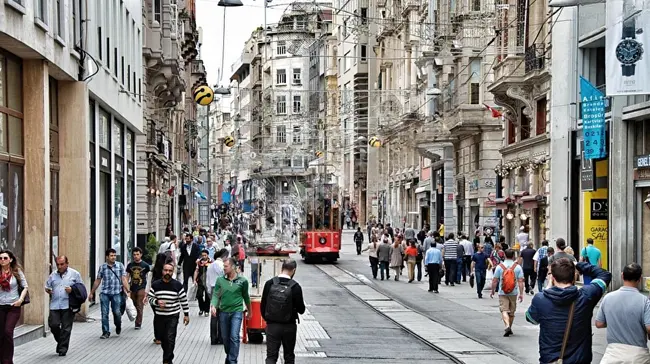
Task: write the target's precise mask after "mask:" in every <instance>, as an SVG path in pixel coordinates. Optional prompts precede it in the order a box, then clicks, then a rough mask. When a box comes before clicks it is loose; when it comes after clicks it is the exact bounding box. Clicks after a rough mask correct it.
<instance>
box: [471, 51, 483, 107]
mask: <svg viewBox="0 0 650 364" xmlns="http://www.w3.org/2000/svg"><path fill="white" fill-rule="evenodd" d="M469 72H470V74H469V81H470V82H469V103H470V104H472V105H478V104H479V103H480V98H481V97H480V94H481V87H480V85H481V59H480V58H473V59H472V60H471V61H470V64H469Z"/></svg>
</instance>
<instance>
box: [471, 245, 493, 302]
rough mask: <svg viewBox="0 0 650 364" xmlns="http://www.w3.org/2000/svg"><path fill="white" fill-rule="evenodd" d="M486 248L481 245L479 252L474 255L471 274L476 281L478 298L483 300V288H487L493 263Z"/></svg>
mask: <svg viewBox="0 0 650 364" xmlns="http://www.w3.org/2000/svg"><path fill="white" fill-rule="evenodd" d="M484 250H485V246H484V245H483V244H479V246H478V251H477V252H476V253H474V255H472V258H471V259H472V264H471V266H470V272H471V273H470V274H471V275H473V276H474V278H475V279H476V293H477V294H478V298H483V288H485V277H486V276H487V270H488V268H489V269H492V261H491V260H490V257H489V256H488V255H487V254H485V251H484Z"/></svg>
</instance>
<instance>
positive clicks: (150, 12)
mask: <svg viewBox="0 0 650 364" xmlns="http://www.w3.org/2000/svg"><path fill="white" fill-rule="evenodd" d="M143 5H144V6H143V10H144V13H143V24H144V26H145V34H144V44H143V47H142V58H143V61H144V64H145V72H146V78H145V83H144V85H143V88H144V89H143V90H141V91H139V93H140V94H141V97H142V98H143V99H144V100H145V101H146V108H145V112H144V119H145V126H144V133H143V134H141V135H138V136H137V146H138V147H137V150H138V164H137V168H138V171H139V172H138V175H139V177H138V183H137V185H138V187H137V188H138V190H137V192H138V193H137V204H138V206H139V208H138V211H139V214H138V217H137V234H138V245H139V246H144V244H146V241H147V239H148V237H149V235H153V236H155V237H156V238H157V239H159V240H160V239H161V238H162V237H163V236H164V232H165V228H166V226H167V224H171V225H172V230H173V231H174V232H176V233H178V232H180V231H181V229H182V225H183V224H189V223H192V222H193V221H194V220H198V201H199V199H200V198H199V197H197V194H196V191H197V188H196V187H197V185H199V189H200V188H201V187H203V186H202V182H203V181H202V180H200V179H199V178H198V177H197V173H198V168H197V167H198V158H199V144H198V140H199V136H200V134H206V133H207V132H206V130H204V129H205V124H204V122H205V121H201V120H198V117H197V105H196V104H195V103H194V100H193V99H192V93H193V90H194V89H195V88H196V87H197V86H199V85H202V84H205V83H206V72H205V68H204V66H203V61H202V60H200V59H198V54H199V49H200V37H199V30H198V29H197V27H196V6H195V2H194V1H193V0H187V1H184V2H177V1H176V0H152V1H147V2H145V3H144V4H143ZM204 119H205V118H204ZM204 139H207V138H204ZM185 185H187V186H188V187H190V188H185V187H184V186H185ZM204 195H205V193H204Z"/></svg>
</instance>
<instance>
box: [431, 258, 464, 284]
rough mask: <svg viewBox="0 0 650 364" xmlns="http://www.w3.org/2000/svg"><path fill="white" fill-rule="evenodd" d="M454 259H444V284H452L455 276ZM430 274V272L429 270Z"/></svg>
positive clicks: (455, 264)
mask: <svg viewBox="0 0 650 364" xmlns="http://www.w3.org/2000/svg"><path fill="white" fill-rule="evenodd" d="M456 266H457V263H456V259H445V271H446V272H445V284H449V283H451V284H454V279H455V278H456ZM429 274H431V272H429Z"/></svg>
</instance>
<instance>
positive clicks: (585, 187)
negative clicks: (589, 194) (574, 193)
mask: <svg viewBox="0 0 650 364" xmlns="http://www.w3.org/2000/svg"><path fill="white" fill-rule="evenodd" d="M580 145H581V146H582V148H581V149H582V152H581V153H580V154H581V158H580V190H581V191H593V190H594V189H595V181H594V180H595V179H596V176H595V174H594V161H592V160H591V159H587V158H585V149H584V141H580Z"/></svg>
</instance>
